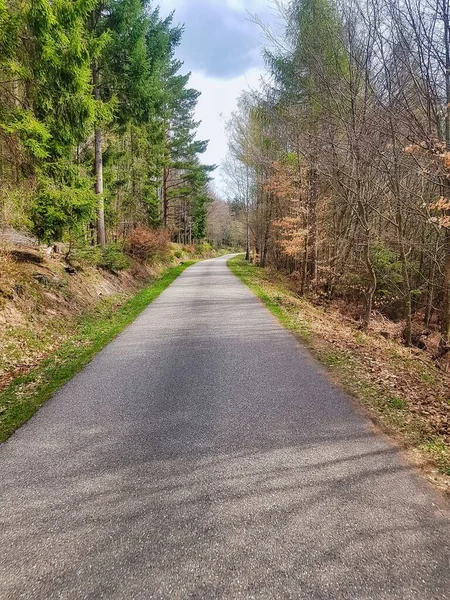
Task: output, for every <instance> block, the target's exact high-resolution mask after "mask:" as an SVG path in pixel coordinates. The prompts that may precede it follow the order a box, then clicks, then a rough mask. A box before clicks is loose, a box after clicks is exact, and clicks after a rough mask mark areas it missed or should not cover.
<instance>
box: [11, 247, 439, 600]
mask: <svg viewBox="0 0 450 600" xmlns="http://www.w3.org/2000/svg"><path fill="white" fill-rule="evenodd" d="M445 514H447V517H446V516H445ZM0 528H1V529H0V598H2V600H3V599H4V598H7V599H10V598H11V599H16V598H24V599H26V600H31V599H34V598H39V599H43V600H51V599H53V598H55V599H56V598H58V599H69V598H70V599H76V600H78V599H85V598H89V599H93V600H94V599H95V600H96V599H99V598H106V599H113V600H115V599H124V600H134V599H143V600H148V599H151V598H155V599H161V598H164V599H168V600H169V599H170V600H177V599H185V598H198V599H202V598H206V599H210V598H211V599H212V598H217V599H220V598H227V599H237V598H257V599H266V598H274V599H275V598H292V599H300V598H312V599H316V598H323V599H326V600H330V599H334V598H338V599H340V598H354V599H357V600H364V599H367V598H373V599H375V600H380V599H397V598H399V599H400V598H401V599H409V598H417V599H419V600H426V599H429V598H447V599H448V598H450V565H449V557H450V527H449V519H448V513H446V509H445V507H444V504H443V503H441V501H440V500H439V498H438V497H437V496H436V495H435V494H434V492H433V491H431V490H430V489H428V487H427V486H426V484H425V483H423V482H422V480H421V479H420V478H419V477H418V476H417V475H416V474H415V473H414V472H413V470H412V469H411V468H410V467H409V466H408V465H407V464H406V463H405V462H404V461H403V459H402V458H401V456H399V454H398V453H397V451H396V450H395V449H394V448H393V447H392V446H391V445H389V444H388V443H387V442H386V441H385V440H384V439H383V438H382V437H379V436H376V435H374V434H373V433H371V429H370V426H369V425H368V423H367V422H366V421H365V420H364V419H363V418H362V417H360V416H359V415H358V414H357V412H356V411H355V410H354V408H353V407H352V404H351V403H350V402H349V401H347V400H346V398H345V396H344V395H343V394H341V393H340V392H338V391H336V390H335V389H333V388H332V387H331V386H330V384H329V383H327V381H326V378H325V377H324V375H323V374H322V372H321V370H320V368H318V367H317V366H316V365H315V364H314V362H313V361H312V360H310V359H309V358H308V356H307V354H306V352H305V351H304V350H303V349H302V348H301V347H300V345H299V344H298V343H297V342H296V340H295V339H294V337H293V336H291V335H290V334H289V333H287V332H286V331H285V330H283V329H282V328H281V327H280V326H279V325H278V324H277V323H276V321H275V320H274V318H273V317H272V316H271V315H270V314H269V312H267V311H266V309H265V308H264V307H263V306H262V305H261V304H260V303H259V301H258V300H257V299H256V298H255V297H254V296H253V295H252V294H251V293H250V292H249V291H248V290H247V288H246V287H245V286H244V285H242V284H241V283H240V282H239V281H238V280H237V279H236V278H235V277H234V276H233V275H232V274H231V273H230V271H229V270H228V268H227V267H226V260H225V259H219V260H212V261H206V262H204V263H201V264H198V265H196V266H194V267H192V268H190V269H188V270H187V271H186V272H185V273H184V274H183V275H182V276H181V277H180V278H179V279H178V280H177V281H176V282H175V283H174V284H173V285H172V286H171V287H170V288H169V289H168V290H167V291H166V292H165V293H164V294H163V295H162V296H161V297H160V298H159V299H158V300H157V301H156V302H155V303H154V304H152V305H151V306H150V307H149V308H148V309H147V310H146V311H145V312H144V313H143V314H142V315H141V316H140V317H139V318H138V319H137V321H136V322H135V323H134V324H133V325H132V326H131V327H129V328H128V329H127V330H126V331H125V332H124V333H123V334H122V335H120V336H119V337H118V339H117V340H116V341H114V342H113V343H112V344H110V345H109V346H108V347H107V348H106V349H105V350H104V351H103V352H101V353H100V354H99V355H98V356H97V357H96V358H95V360H94V361H93V362H92V363H91V364H90V365H89V366H88V367H87V368H86V369H84V371H83V372H82V373H80V374H79V375H78V376H77V377H75V378H74V379H73V380H72V381H71V382H70V383H69V384H68V385H66V387H65V388H64V389H63V390H62V391H61V392H60V393H58V394H57V395H56V397H55V398H54V399H53V400H52V401H50V402H49V403H48V404H47V405H46V406H45V407H44V408H43V409H42V410H41V411H40V412H39V413H38V415H37V416H36V417H35V418H34V419H33V420H32V421H31V422H30V423H28V424H27V425H26V426H25V427H23V428H22V430H20V431H19V432H18V433H17V434H16V435H15V436H13V438H11V440H10V441H9V442H8V443H7V444H5V445H3V446H1V447H0Z"/></svg>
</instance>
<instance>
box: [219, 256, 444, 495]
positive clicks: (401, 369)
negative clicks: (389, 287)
mask: <svg viewBox="0 0 450 600" xmlns="http://www.w3.org/2000/svg"><path fill="white" fill-rule="evenodd" d="M228 264H229V267H230V268H231V270H232V271H233V273H235V275H237V276H238V277H239V278H240V279H241V280H242V281H243V282H244V283H246V284H247V285H248V286H249V287H250V288H251V289H252V290H253V292H254V293H255V294H256V295H257V296H258V297H259V298H260V299H261V300H262V301H263V303H264V304H265V305H266V306H267V307H268V308H269V310H271V312H272V313H273V314H274V315H275V316H276V317H277V318H278V319H279V321H280V322H281V323H282V324H283V325H284V326H285V327H287V328H288V329H290V330H291V331H292V332H293V333H294V334H295V335H297V336H298V337H299V338H301V340H302V342H303V343H305V344H306V345H307V347H308V348H309V349H310V351H311V352H312V354H313V355H314V356H315V357H316V358H317V359H318V360H319V361H320V362H321V363H323V364H324V365H326V366H327V368H328V370H329V373H330V375H331V378H332V379H333V381H334V382H335V383H337V384H338V385H340V386H341V387H343V388H344V389H345V390H346V391H347V392H349V393H350V394H351V395H352V396H353V397H354V398H356V399H357V400H358V401H359V404H360V405H361V404H362V405H363V406H364V407H365V409H366V412H367V413H368V415H369V417H370V418H371V419H372V421H373V422H374V423H375V424H376V425H377V426H378V427H379V428H380V429H382V430H383V431H384V432H386V433H388V434H389V435H391V436H392V437H394V439H396V441H397V442H398V443H399V444H400V445H402V446H403V447H404V448H405V449H406V451H407V454H408V457H409V459H410V460H411V461H412V462H413V463H414V464H415V465H416V466H418V467H420V468H421V469H422V470H423V472H424V473H425V475H426V476H427V478H428V479H429V480H430V481H431V482H432V483H433V484H434V485H436V486H437V487H439V488H440V489H441V490H443V491H444V492H446V493H447V494H450V374H449V373H448V372H446V371H445V370H444V369H443V368H442V367H440V366H439V365H437V364H436V363H435V362H434V361H433V360H432V358H431V355H430V354H428V353H426V352H424V351H422V350H420V349H418V348H407V347H405V346H404V345H403V344H401V342H400V341H399V340H398V339H397V338H396V336H395V335H394V334H393V336H392V338H389V337H388V339H386V329H387V330H389V328H391V330H392V331H394V330H396V324H394V323H392V324H391V323H390V322H387V320H386V319H384V318H381V317H379V318H375V319H374V321H373V323H372V325H371V327H370V328H369V330H368V331H366V332H363V331H361V330H360V328H359V323H358V322H357V321H355V320H354V319H352V318H351V317H350V316H348V315H345V314H343V313H342V311H340V310H339V309H338V307H335V306H333V305H330V306H320V305H316V304H314V303H313V302H312V301H310V300H308V299H307V298H304V297H299V296H298V295H297V294H296V293H295V291H293V289H292V282H291V281H290V280H289V278H288V277H287V276H284V275H282V274H280V273H277V272H274V271H272V270H270V269H262V268H259V267H255V266H254V265H250V264H248V263H247V262H246V261H245V260H244V258H243V257H242V256H239V257H236V258H233V259H231V260H230V261H229V263H228Z"/></svg>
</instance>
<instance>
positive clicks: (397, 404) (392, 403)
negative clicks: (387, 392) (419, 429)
mask: <svg viewBox="0 0 450 600" xmlns="http://www.w3.org/2000/svg"><path fill="white" fill-rule="evenodd" d="M388 406H389V407H390V408H395V409H396V410H406V408H407V407H408V405H407V404H406V402H405V401H404V400H403V399H402V398H399V397H398V396H392V397H391V398H390V399H389V400H388Z"/></svg>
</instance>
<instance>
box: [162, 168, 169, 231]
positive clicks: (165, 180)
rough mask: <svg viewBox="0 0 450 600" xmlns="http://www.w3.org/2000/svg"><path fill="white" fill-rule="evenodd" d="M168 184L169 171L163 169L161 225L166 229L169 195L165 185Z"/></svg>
mask: <svg viewBox="0 0 450 600" xmlns="http://www.w3.org/2000/svg"><path fill="white" fill-rule="evenodd" d="M168 182H169V169H168V168H167V167H164V173H163V223H164V227H167V225H168V223H169V193H168V189H167V185H168Z"/></svg>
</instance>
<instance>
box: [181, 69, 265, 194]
mask: <svg viewBox="0 0 450 600" xmlns="http://www.w3.org/2000/svg"><path fill="white" fill-rule="evenodd" d="M260 77H261V71H260V70H259V69H250V70H249V71H247V73H245V74H244V75H240V76H239V77H235V78H233V79H227V80H223V79H216V78H214V77H208V76H206V75H204V74H203V73H200V72H197V73H196V72H194V73H192V76H191V79H190V80H189V85H190V86H191V87H193V88H195V89H197V90H199V91H200V92H201V94H202V95H201V96H200V98H199V101H198V105H197V111H196V118H197V120H199V121H200V120H201V121H202V123H201V125H200V127H199V132H198V138H199V139H202V140H203V139H205V140H210V142H209V146H208V150H207V151H206V153H205V154H204V155H203V157H202V162H204V163H206V164H216V165H220V164H221V163H222V161H223V160H224V158H225V156H226V154H227V151H228V140H227V134H226V131H225V127H226V121H227V119H228V118H229V117H230V116H231V113H232V112H233V111H234V110H235V109H236V101H237V99H238V97H239V95H240V94H241V93H242V91H244V90H250V89H255V88H256V87H257V86H258V83H259V80H260ZM217 177H218V178H219V179H220V174H218V175H217ZM219 185H220V182H219Z"/></svg>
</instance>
